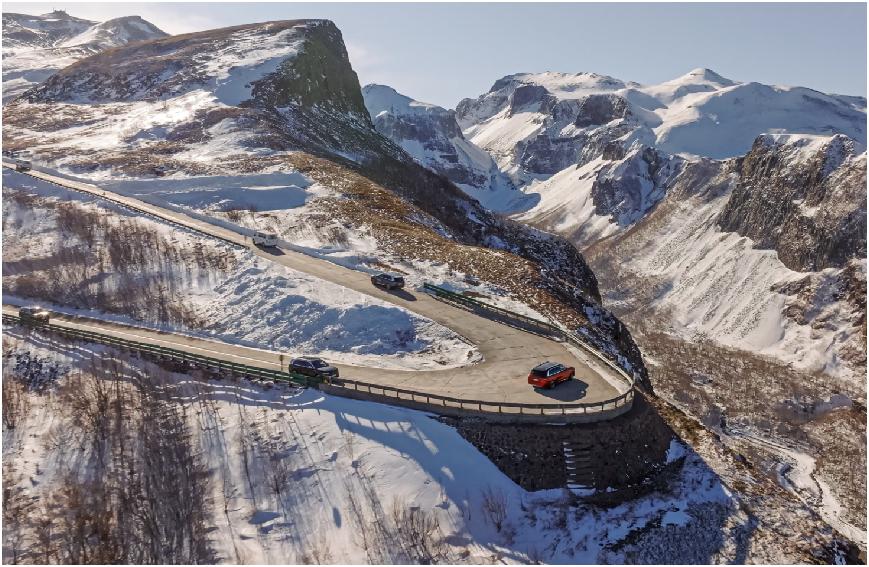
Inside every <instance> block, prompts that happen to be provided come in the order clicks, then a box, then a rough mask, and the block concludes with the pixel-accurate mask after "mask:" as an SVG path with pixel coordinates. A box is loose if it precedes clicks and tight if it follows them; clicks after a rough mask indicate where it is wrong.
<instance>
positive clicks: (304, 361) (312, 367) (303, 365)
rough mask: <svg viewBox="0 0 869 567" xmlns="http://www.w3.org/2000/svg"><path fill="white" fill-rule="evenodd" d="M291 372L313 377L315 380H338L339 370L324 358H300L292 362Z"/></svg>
mask: <svg viewBox="0 0 869 567" xmlns="http://www.w3.org/2000/svg"><path fill="white" fill-rule="evenodd" d="M290 372H296V373H298V374H304V375H305V376H312V377H314V378H337V377H338V369H337V368H335V367H334V366H332V365H330V364H329V363H327V362H326V361H325V360H323V359H322V358H316V357H313V356H300V357H299V358H294V359H293V360H291V361H290Z"/></svg>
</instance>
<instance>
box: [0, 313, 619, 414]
mask: <svg viewBox="0 0 869 567" xmlns="http://www.w3.org/2000/svg"><path fill="white" fill-rule="evenodd" d="M2 320H3V323H4V324H21V325H23V326H27V327H30V328H32V329H34V330H43V331H47V332H52V333H58V334H61V335H64V336H67V337H69V338H73V339H79V340H83V341H87V342H92V343H98V344H104V345H108V346H113V347H117V348H121V349H127V350H133V351H137V352H140V353H143V354H146V355H151V356H154V357H156V358H158V359H160V360H174V361H177V362H184V363H187V364H190V365H191V368H205V369H210V370H214V371H218V372H230V373H232V374H233V375H236V376H242V377H245V378H249V379H252V380H254V381H256V380H261V381H266V382H269V381H271V382H283V383H291V384H293V385H296V386H301V387H312V388H317V389H319V390H321V391H323V392H325V393H328V394H334V395H338V396H342V397H346V398H354V399H360V400H366V401H372V402H379V403H385V404H388V405H397V406H403V407H408V408H411V409H417V410H420V411H425V412H428V413H434V414H438V415H446V416H456V417H467V416H474V417H482V418H485V419H487V420H490V421H507V422H516V421H523V422H553V421H558V422H576V423H583V422H585V423H588V422H596V421H605V420H609V419H612V418H614V417H617V416H619V415H622V414H624V413H626V412H628V411H629V410H630V409H631V407H632V405H633V399H634V390H633V389H630V390H628V391H627V392H625V393H623V394H621V395H620V396H617V397H615V398H611V399H608V400H604V401H600V402H585V403H573V404H529V403H521V402H497V401H487V400H468V399H463V398H454V397H451V396H442V395H440V394H432V393H428V392H419V391H417V390H409V389H404V388H396V387H393V386H386V385H381V384H373V383H369V382H362V381H358V380H350V379H346V378H331V379H328V380H322V379H318V378H313V377H310V376H305V375H302V374H296V373H290V372H287V371H283V370H272V369H268V368H261V367H258V366H251V365H247V364H240V363H237V362H230V361H226V360H222V359H219V358H214V357H210V356H205V355H201V354H195V353H191V352H187V351H183V350H179V349H174V348H171V347H164V346H159V345H154V344H151V343H146V342H141V341H133V340H129V339H123V338H119V337H115V336H112V335H109V334H106V333H99V332H96V331H89V330H85V329H77V328H73V327H65V326H62V325H56V324H52V323H51V322H49V323H34V322H29V321H28V322H23V321H22V320H21V318H20V317H19V316H17V315H11V314H7V313H4V314H3V319H2Z"/></svg>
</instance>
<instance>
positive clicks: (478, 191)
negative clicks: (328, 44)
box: [362, 85, 527, 212]
mask: <svg viewBox="0 0 869 567" xmlns="http://www.w3.org/2000/svg"><path fill="white" fill-rule="evenodd" d="M362 94H363V96H364V98H365V106H366V107H367V109H368V112H369V114H370V115H371V119H372V120H373V121H374V127H375V128H376V129H377V131H378V132H379V133H381V134H382V135H384V136H386V137H387V138H389V139H390V140H392V141H393V142H395V143H396V144H398V145H399V146H401V147H402V149H404V151H406V152H407V153H408V154H410V155H411V156H412V157H413V158H414V159H415V160H416V161H418V162H419V163H420V164H421V165H423V166H425V167H427V168H428V169H431V170H432V171H435V172H437V173H439V174H441V175H443V176H444V177H446V178H447V179H449V180H450V181H452V182H453V183H455V184H456V185H457V186H458V187H460V188H461V189H462V190H464V191H465V192H466V193H468V194H469V195H470V196H472V197H474V198H475V199H477V200H478V201H480V202H481V203H482V204H483V205H484V206H485V207H486V208H487V209H490V210H493V211H496V212H510V211H512V210H516V209H521V208H522V207H523V206H524V205H523V201H527V198H526V197H525V195H524V194H523V193H521V192H519V191H518V190H517V189H516V187H515V186H514V185H513V183H512V181H511V180H510V178H509V177H508V176H507V175H505V174H504V173H502V172H501V171H500V170H499V169H498V166H497V165H496V164H495V162H494V160H493V159H492V158H491V156H489V154H487V153H486V152H485V151H483V150H482V149H480V148H478V147H477V146H475V145H474V144H473V143H471V142H468V141H467V140H466V139H465V137H464V135H463V134H462V130H461V128H460V127H459V125H458V122H456V115H455V112H454V111H452V110H447V109H445V108H441V107H439V106H436V105H433V104H428V103H424V102H419V101H416V100H413V99H411V98H410V97H407V96H404V95H402V94H399V93H398V92H397V91H395V89H392V88H390V87H387V86H384V85H367V86H365V87H364V88H363V89H362Z"/></svg>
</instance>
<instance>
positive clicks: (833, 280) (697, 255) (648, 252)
mask: <svg viewBox="0 0 869 567" xmlns="http://www.w3.org/2000/svg"><path fill="white" fill-rule="evenodd" d="M865 186H866V153H865V152H863V153H860V154H857V153H855V152H854V149H853V142H851V141H850V140H848V139H847V138H845V137H844V136H835V137H817V136H811V137H805V136H795V135H791V136H762V137H759V138H758V140H757V142H756V143H755V145H754V147H753V148H752V150H751V152H749V153H748V154H747V155H746V156H745V157H744V158H740V159H737V160H730V161H724V162H719V161H710V160H706V161H696V162H691V163H689V164H687V165H686V167H685V171H684V172H683V174H682V175H680V176H679V177H678V179H676V180H675V181H674V182H673V183H672V185H671V186H670V187H669V193H668V195H667V197H666V198H665V199H664V200H663V201H662V202H661V203H660V204H659V206H658V207H657V208H656V209H655V211H654V212H652V213H651V214H650V215H649V216H648V217H647V218H645V219H643V220H642V221H640V222H638V223H637V224H636V225H635V226H634V227H633V228H632V229H631V230H630V231H625V232H623V233H620V234H618V235H616V236H614V237H612V238H610V239H605V240H602V241H600V242H598V243H596V244H594V245H592V246H591V247H590V249H589V250H588V253H589V255H590V257H591V258H592V260H593V265H594V266H595V268H596V270H597V271H598V272H600V273H602V274H604V275H603V277H604V278H605V281H607V282H608V284H609V285H608V288H609V289H608V290H607V293H606V295H607V297H608V298H609V299H611V301H612V302H613V303H612V304H613V305H615V306H616V310H617V311H619V312H621V313H623V314H624V313H629V312H630V313H634V314H635V315H636V317H637V318H638V319H645V320H647V321H659V324H660V327H659V329H660V328H667V329H670V330H672V331H673V332H674V333H675V334H677V335H679V336H683V337H685V338H689V339H690V338H692V337H695V336H698V335H700V336H703V337H707V338H712V339H714V340H716V341H718V342H720V343H722V344H725V345H728V346H732V347H736V348H740V349H743V350H747V351H750V352H752V353H759V354H764V355H769V356H773V357H776V358H778V359H780V360H783V361H785V362H787V363H791V364H793V365H794V366H795V367H797V368H801V369H805V370H807V371H810V372H828V373H830V374H832V375H834V376H838V377H842V378H854V377H860V376H862V375H863V370H861V369H862V368H865V361H866V359H865V324H866V323H865V310H866V305H865V295H861V293H860V292H859V291H858V290H860V289H862V288H863V287H864V286H865V278H866V259H865V250H866V204H865V203H866V189H865ZM616 259H617V260H616ZM659 329H658V330H659Z"/></svg>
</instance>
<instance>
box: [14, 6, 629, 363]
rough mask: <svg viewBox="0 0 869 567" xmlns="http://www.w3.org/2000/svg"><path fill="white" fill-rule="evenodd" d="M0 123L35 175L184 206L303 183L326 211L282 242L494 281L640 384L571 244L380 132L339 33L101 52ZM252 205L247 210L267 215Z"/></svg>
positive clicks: (179, 40) (294, 27)
mask: <svg viewBox="0 0 869 567" xmlns="http://www.w3.org/2000/svg"><path fill="white" fill-rule="evenodd" d="M83 103H86V104H83ZM4 119H5V123H4V135H5V138H4V142H5V147H7V148H9V149H27V150H29V151H30V152H31V153H32V155H33V156H34V160H35V161H36V162H38V163H40V164H43V165H47V166H49V167H52V168H54V169H56V170H59V171H61V172H63V173H67V174H72V175H77V176H87V177H90V178H92V179H93V178H95V179H100V180H101V181H102V182H113V181H118V180H125V181H133V182H135V181H151V180H154V179H155V178H157V177H160V178H163V180H164V181H166V182H169V183H171V182H172V181H173V180H176V181H177V183H176V187H177V189H176V190H174V191H173V190H171V189H168V190H165V191H161V193H162V194H164V195H166V194H168V195H170V196H169V197H168V198H169V199H171V200H172V202H173V203H179V202H180V203H182V204H184V205H187V206H189V203H190V200H188V198H185V197H184V192H185V190H186V189H187V188H189V187H190V185H189V182H188V181H186V180H187V179H189V178H190V177H191V176H194V177H202V178H205V180H204V181H203V184H205V185H207V184H208V180H209V179H213V180H214V181H212V182H213V183H218V184H226V183H230V184H232V185H235V184H238V183H245V179H247V178H248V177H249V176H251V175H254V174H259V173H274V172H277V171H293V172H300V173H303V174H305V175H307V176H309V177H311V178H312V179H314V180H316V181H317V182H319V183H323V184H324V185H325V186H326V187H328V188H329V191H325V192H324V193H326V194H329V195H330V197H329V198H325V199H322V200H321V202H320V203H318V206H317V207H316V209H317V212H316V214H315V216H314V217H313V218H309V217H307V216H306V217H305V219H304V220H302V219H301V218H300V217H301V216H302V215H298V214H296V213H295V211H291V209H293V208H295V207H299V205H298V204H293V203H286V204H284V205H283V206H280V207H276V209H280V210H282V213H281V214H282V215H283V217H282V218H285V219H286V220H287V223H280V222H278V224H277V226H270V229H271V230H277V231H278V232H279V233H280V234H282V235H284V237H285V239H286V240H287V241H295V240H297V239H300V238H304V239H309V238H311V233H312V231H313V234H315V235H316V239H315V240H316V243H317V246H322V247H324V248H328V249H329V252H328V253H334V252H335V250H336V243H337V244H338V246H339V247H340V248H341V249H342V250H349V252H348V253H352V254H354V255H356V256H360V255H363V254H364V255H367V256H369V257H370V255H371V254H372V252H376V253H377V254H379V255H380V256H379V257H378V258H379V259H378V261H379V262H381V263H383V262H385V261H400V262H408V261H416V262H420V263H425V264H426V265H430V264H436V265H440V266H449V269H448V271H449V272H450V273H456V272H461V273H466V274H473V275H474V277H476V278H478V279H480V280H484V281H492V282H493V285H495V286H497V287H499V288H501V289H505V290H509V292H505V294H507V293H509V295H510V296H512V297H513V298H516V299H519V298H521V299H519V301H522V302H525V303H527V304H529V305H530V306H531V307H532V308H533V309H538V310H539V312H540V313H546V316H551V317H553V318H556V317H557V318H559V320H562V319H561V318H563V321H564V322H565V324H566V325H568V326H570V327H571V328H575V329H579V328H584V329H585V330H586V331H588V334H589V337H590V338H591V340H593V341H595V342H597V343H598V344H599V345H600V347H601V348H602V349H604V350H605V351H607V352H609V353H610V354H611V355H612V356H613V358H614V359H615V360H618V361H620V362H622V363H623V364H625V365H626V367H627V368H629V369H631V370H636V371H637V372H638V374H639V375H640V376H641V377H642V376H644V372H645V371H644V367H643V364H642V358H641V355H640V352H639V350H638V349H637V347H636V345H635V344H634V343H633V341H632V339H631V338H630V333H629V331H628V330H627V329H626V328H625V327H624V325H622V324H621V323H619V322H618V321H617V320H616V319H614V318H612V317H610V316H609V314H608V313H606V311H605V310H604V309H602V307H601V306H600V305H599V303H598V301H599V293H598V289H597V281H596V279H595V277H594V274H593V272H591V270H589V269H588V266H587V264H586V263H585V261H584V259H583V258H582V256H581V254H580V253H579V252H578V251H577V249H576V248H575V247H574V246H573V245H572V244H570V243H569V242H568V241H567V240H566V239H563V238H561V237H557V236H553V235H550V234H546V233H543V232H540V231H538V230H536V229H533V228H529V227H526V226H523V225H521V224H518V223H512V222H508V221H505V220H504V219H502V218H500V217H499V216H497V215H494V214H492V213H491V212H490V211H489V210H487V209H486V208H484V207H483V206H481V205H480V203H479V202H478V201H477V200H476V199H473V198H470V197H469V196H468V195H467V194H466V193H465V192H463V191H462V190H461V189H459V188H458V187H456V186H455V185H454V184H453V183H451V182H450V181H449V180H448V179H447V178H446V177H444V176H443V175H439V174H436V173H434V172H432V171H431V170H429V169H426V168H425V167H423V166H422V165H420V164H419V163H418V162H417V161H415V160H414V159H413V158H412V157H411V156H410V155H409V154H408V153H407V152H406V151H404V150H403V149H402V148H401V147H400V146H399V145H397V144H396V143H394V142H392V141H391V140H389V139H388V138H386V137H384V136H383V135H381V134H380V133H378V132H377V130H376V129H375V127H374V124H373V123H372V120H371V116H370V114H369V111H368V109H367V108H366V106H365V104H364V99H363V96H362V90H361V88H360V86H359V82H358V78H357V76H356V73H355V72H354V71H353V69H352V67H351V65H350V61H349V57H348V55H347V50H346V48H345V46H344V42H343V39H342V37H341V32H340V31H339V30H338V28H337V27H336V26H335V25H334V24H333V23H332V22H330V21H327V20H292V21H277V22H266V23H261V24H249V25H242V26H235V27H231V28H224V29H217V30H209V31H205V32H198V33H193V34H185V35H182V36H172V37H167V38H161V39H156V40H151V41H147V42H139V43H134V44H129V45H126V46H122V47H118V48H115V49H110V50H107V51H103V52H101V53H98V54H95V55H93V56H91V57H88V58H86V59H83V60H81V61H79V62H78V63H76V64H74V65H72V66H69V67H66V68H64V69H62V70H60V71H58V72H57V73H56V74H55V75H53V76H52V77H50V78H49V79H48V80H46V81H45V82H43V83H41V84H40V85H37V86H35V87H34V88H32V89H30V90H28V91H27V92H25V93H24V94H23V95H22V96H21V97H19V98H18V99H16V100H15V101H13V102H11V103H9V104H8V105H7V106H6V110H5V112H4ZM227 177H229V178H230V179H231V180H227ZM131 178H132V179H131ZM143 185H145V186H147V187H151V188H156V187H158V184H155V183H153V182H151V183H143ZM163 185H165V184H164V183H161V184H159V186H163ZM221 189H223V186H221ZM210 194H211V195H222V194H223V192H222V191H211V192H210ZM257 194H258V192H257V191H253V192H251V193H250V195H251V198H252V199H253V202H250V203H247V204H246V206H247V207H248V208H250V209H253V210H258V209H259V208H260V206H261V203H260V202H258V200H257V198H256V195H257ZM339 196H341V197H339ZM190 199H194V197H193V196H192V195H191V196H190ZM195 201H196V202H197V203H199V202H202V201H204V199H199V198H195ZM230 204H231V203H230ZM226 205H227V204H226V203H224V202H213V203H208V204H207V205H205V206H207V207H209V208H210V210H209V212H213V210H214V209H218V210H223V209H222V207H224V206H226ZM305 208H306V213H308V212H309V211H308V210H307V205H305ZM273 218H274V217H273ZM291 218H292V223H293V224H292V225H289V222H290V219H291ZM309 225H310V226H316V228H315V229H310V228H308V226H309ZM362 235H366V236H364V237H363V236H362ZM372 243H373V244H372ZM324 253H325V252H324ZM409 259H410V260H409ZM372 261H373V260H372ZM551 273H557V274H558V277H557V278H553V277H549V274H551ZM487 278H490V279H489V280H487ZM549 313H551V315H550V314H549Z"/></svg>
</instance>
